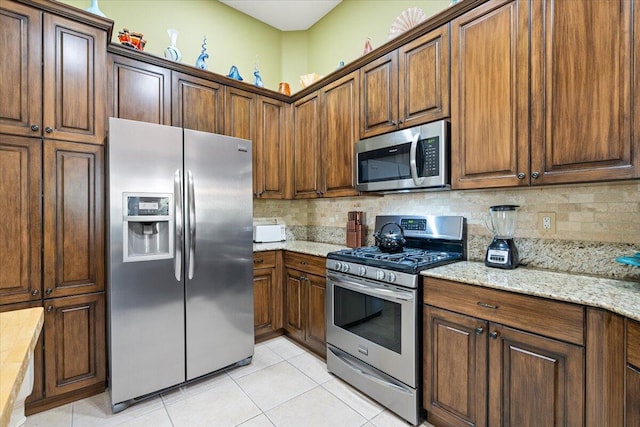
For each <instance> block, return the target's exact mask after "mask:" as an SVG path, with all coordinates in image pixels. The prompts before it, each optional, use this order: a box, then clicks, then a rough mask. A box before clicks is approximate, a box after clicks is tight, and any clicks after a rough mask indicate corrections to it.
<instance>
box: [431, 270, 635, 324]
mask: <svg viewBox="0 0 640 427" xmlns="http://www.w3.org/2000/svg"><path fill="white" fill-rule="evenodd" d="M421 274H422V275H423V276H428V277H436V278H439V279H447V280H452V281H457V282H462V283H467V284H471V285H479V286H484V287H487V288H494V289H501V290H505V291H510V292H517V293H522V294H528V295H534V296H538V297H544V298H550V299H555V300H560V301H567V302H573V303H577V304H582V305H586V306H591V307H598V308H603V309H606V310H609V311H612V312H614V313H617V314H620V315H623V316H626V317H629V318H631V319H634V320H638V321H640V283H637V282H629V281H622V280H613V279H605V278H598V277H591V276H583V275H577V274H568V273H558V272H552V271H544V270H535V269H530V268H524V267H518V268H516V269H513V270H501V269H499V268H490V267H486V266H485V265H484V263H481V262H469V261H463V262H456V263H453V264H447V265H443V266H441V267H436V268H432V269H429V270H424V271H422V273H421Z"/></svg>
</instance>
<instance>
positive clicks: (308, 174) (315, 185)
mask: <svg viewBox="0 0 640 427" xmlns="http://www.w3.org/2000/svg"><path fill="white" fill-rule="evenodd" d="M320 147H321V145H320V98H319V96H318V92H314V93H312V94H310V95H307V96H305V97H304V98H302V99H300V100H298V101H296V102H295V103H294V105H293V197H294V198H296V199H305V198H315V197H318V196H319V195H320V188H321V187H320V186H321V182H320V180H321V175H320V174H321V172H320V167H321V164H322V163H321V162H322V153H321V151H320Z"/></svg>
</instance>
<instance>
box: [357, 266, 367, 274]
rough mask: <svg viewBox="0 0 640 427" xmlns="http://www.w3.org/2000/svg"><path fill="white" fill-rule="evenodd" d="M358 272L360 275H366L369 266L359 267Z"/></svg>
mask: <svg viewBox="0 0 640 427" xmlns="http://www.w3.org/2000/svg"><path fill="white" fill-rule="evenodd" d="M358 274H359V275H360V276H364V275H365V274H367V267H362V266H360V267H358Z"/></svg>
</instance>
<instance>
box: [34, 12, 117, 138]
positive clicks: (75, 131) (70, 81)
mask: <svg viewBox="0 0 640 427" xmlns="http://www.w3.org/2000/svg"><path fill="white" fill-rule="evenodd" d="M43 31H44V36H43V39H44V68H43V69H44V82H43V92H44V98H43V119H42V124H43V126H44V128H43V131H44V134H43V135H44V137H45V138H53V139H63V140H66V141H75V142H89V143H93V144H103V143H104V138H105V130H106V114H105V112H106V111H105V105H106V89H107V87H106V83H107V75H106V70H107V52H106V45H107V41H106V40H107V34H106V32H105V31H103V30H100V29H96V28H93V27H90V26H88V25H84V24H80V23H78V22H75V21H72V20H69V19H66V18H62V17H59V16H56V15H51V14H46V13H45V14H44V25H43Z"/></svg>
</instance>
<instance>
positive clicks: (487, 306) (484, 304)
mask: <svg viewBox="0 0 640 427" xmlns="http://www.w3.org/2000/svg"><path fill="white" fill-rule="evenodd" d="M478 305H479V306H480V307H484V308H490V309H492V310H496V309H497V308H498V306H497V305H492V304H487V303H486V302H482V301H478Z"/></svg>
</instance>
